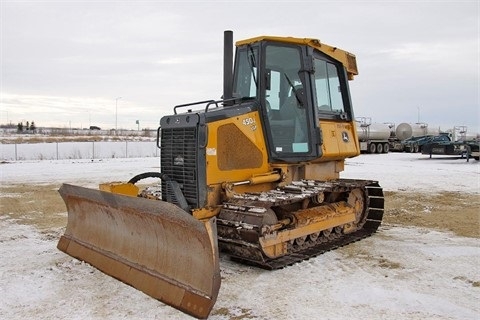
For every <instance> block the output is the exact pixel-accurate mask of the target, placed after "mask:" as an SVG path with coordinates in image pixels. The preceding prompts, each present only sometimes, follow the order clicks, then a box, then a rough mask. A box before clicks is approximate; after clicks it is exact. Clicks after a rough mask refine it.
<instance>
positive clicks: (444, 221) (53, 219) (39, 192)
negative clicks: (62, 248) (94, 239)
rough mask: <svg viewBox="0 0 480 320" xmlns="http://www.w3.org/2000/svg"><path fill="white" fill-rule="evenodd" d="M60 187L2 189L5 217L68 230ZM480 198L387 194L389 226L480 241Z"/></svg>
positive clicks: (451, 194)
mask: <svg viewBox="0 0 480 320" xmlns="http://www.w3.org/2000/svg"><path fill="white" fill-rule="evenodd" d="M59 187H60V186H59V185H25V184H19V185H9V186H1V187H0V211H1V212H2V215H3V214H4V215H8V216H9V218H11V219H14V220H16V221H17V222H18V223H21V224H28V225H33V226H35V227H36V228H38V229H39V230H40V231H41V232H47V231H49V229H50V230H51V229H53V230H56V229H58V228H61V227H65V226H66V223H67V213H66V208H65V205H64V203H63V200H62V199H61V198H60V195H59V194H58V192H57V190H58V188H59ZM478 208H480V197H479V196H478V194H463V193H459V192H441V193H412V192H403V191H402V192H392V191H387V192H385V215H384V219H383V223H384V224H385V225H402V226H416V227H421V228H429V229H435V230H443V231H450V232H453V233H455V234H456V235H459V236H464V237H471V238H479V237H480V232H479V231H480V210H479V209H478Z"/></svg>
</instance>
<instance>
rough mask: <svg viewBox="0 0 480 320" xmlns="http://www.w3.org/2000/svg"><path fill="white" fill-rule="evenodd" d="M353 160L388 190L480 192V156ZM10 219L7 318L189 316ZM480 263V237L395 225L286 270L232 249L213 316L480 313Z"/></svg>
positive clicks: (3, 249)
mask: <svg viewBox="0 0 480 320" xmlns="http://www.w3.org/2000/svg"><path fill="white" fill-rule="evenodd" d="M158 165H159V162H158V159H156V158H142V159H107V160H97V161H90V160H61V161H30V162H16V163H6V164H1V165H0V170H1V184H2V186H6V185H10V184H17V183H30V184H51V183H53V184H55V183H58V184H59V183H61V182H69V183H75V184H79V185H85V186H92V187H95V186H96V185H97V184H98V183H99V182H105V181H115V180H127V179H129V178H130V177H131V176H133V175H135V174H138V173H141V172H144V171H155V170H158ZM345 170H346V171H345V172H344V173H343V174H342V177H345V178H359V179H374V180H379V181H380V183H381V185H382V186H383V187H384V188H385V190H387V191H396V190H411V191H420V192H441V191H445V190H454V191H459V192H469V193H473V194H479V193H480V188H479V179H480V164H479V162H478V161H475V160H470V161H469V162H467V161H466V160H465V159H455V158H442V159H435V158H434V159H428V156H422V155H418V154H405V153H399V154H395V153H390V154H385V155H362V156H360V157H357V158H354V159H349V160H348V161H347V164H346V166H345ZM0 191H1V189H0ZM0 195H1V196H6V195H4V194H3V193H1V194H0ZM0 199H1V197H0ZM0 230H1V233H0V294H1V297H2V298H1V299H0V318H1V319H27V318H35V319H67V318H68V319H190V317H188V316H187V315H185V314H183V313H181V312H179V311H177V310H175V309H173V308H170V307H168V306H165V305H164V304H162V303H160V302H158V301H156V300H154V299H152V298H150V297H148V296H146V295H144V294H143V293H141V292H139V291H137V290H135V289H133V288H131V287H129V286H127V285H125V284H123V283H121V282H119V281H117V280H115V279H113V278H111V277H109V276H106V275H104V274H103V273H101V272H99V271H98V270H96V269H95V268H93V267H91V266H89V265H88V264H85V263H82V262H80V261H78V260H76V259H73V258H71V257H69V256H67V255H65V254H63V253H62V252H60V251H58V250H57V249H56V243H57V241H58V237H59V236H60V234H61V233H62V231H63V229H53V228H52V229H51V230H47V231H39V230H37V229H35V228H34V227H33V226H26V225H21V224H17V223H16V222H15V221H14V220H12V219H11V218H10V217H9V216H8V214H7V213H6V212H2V213H1V215H0ZM479 266H480V246H479V240H478V238H463V237H457V236H455V235H453V234H450V233H445V232H438V231H433V230H429V229H423V228H417V227H408V228H407V227H397V226H391V225H382V227H381V228H380V230H379V232H378V233H377V234H375V235H374V236H372V237H370V238H368V239H365V240H362V241H360V242H357V243H354V244H351V245H349V246H346V247H343V248H340V249H338V250H335V251H332V252H328V253H326V254H323V255H321V256H318V257H316V258H313V259H310V260H308V261H304V262H302V263H299V264H295V265H293V266H291V267H288V268H285V269H282V270H278V271H265V270H261V269H258V268H254V267H249V266H243V265H240V264H237V263H234V262H231V261H229V260H228V258H226V257H223V256H222V258H221V273H222V287H221V289H220V294H219V296H218V299H217V303H216V305H215V306H214V309H213V311H212V313H211V316H210V319H360V318H364V319H479V318H480V306H479V305H478V300H479V298H480V286H479V283H480V272H479Z"/></svg>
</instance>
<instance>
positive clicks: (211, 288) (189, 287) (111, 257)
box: [57, 184, 220, 318]
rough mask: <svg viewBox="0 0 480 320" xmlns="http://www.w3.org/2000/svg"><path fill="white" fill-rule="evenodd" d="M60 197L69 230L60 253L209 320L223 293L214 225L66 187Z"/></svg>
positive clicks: (147, 203) (148, 203)
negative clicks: (220, 294)
mask: <svg viewBox="0 0 480 320" xmlns="http://www.w3.org/2000/svg"><path fill="white" fill-rule="evenodd" d="M59 193H60V195H61V196H62V198H63V200H64V201H65V204H66V206H67V210H68V224H67V228H66V231H65V234H64V235H63V236H62V237H61V238H60V241H59V242H58V245H57V247H58V249H60V250H61V251H63V252H65V253H67V254H69V255H71V256H72V257H75V258H77V259H80V260H83V261H85V262H88V263H89V264H91V265H93V266H94V267H96V268H98V269H99V270H101V271H103V272H104V273H106V274H108V275H110V276H112V277H115V278H117V279H119V280H121V281H123V282H125V283H127V284H129V285H131V286H133V287H135V288H137V289H139V290H141V291H143V292H145V293H146V294H148V295H149V296H152V297H154V298H156V299H158V300H160V301H162V302H164V303H166V304H168V305H171V306H172V307H174V308H176V309H178V310H181V311H183V312H185V313H187V314H190V315H192V316H194V317H197V318H206V317H207V316H208V315H209V313H210V311H211V309H212V307H213V305H214V304H215V301H216V299H217V295H218V291H219V289H220V267H219V259H218V245H217V232H216V223H215V218H213V219H210V220H209V221H207V222H205V223H204V222H202V221H199V220H197V219H195V218H193V217H192V216H191V215H189V214H188V213H187V212H185V211H183V210H182V209H180V208H179V207H177V206H175V205H173V204H170V203H168V202H163V201H155V200H148V199H144V198H136V197H130V196H124V195H118V194H114V193H110V192H104V191H98V190H93V189H87V188H83V187H78V186H73V185H68V184H63V185H62V187H61V188H60V190H59Z"/></svg>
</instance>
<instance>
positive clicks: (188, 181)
mask: <svg viewBox="0 0 480 320" xmlns="http://www.w3.org/2000/svg"><path fill="white" fill-rule="evenodd" d="M161 147H162V150H161V157H160V159H161V172H162V173H164V174H167V175H168V176H169V177H170V178H171V179H172V180H175V181H177V182H178V183H179V184H180V188H181V189H182V191H183V194H184V196H185V198H186V200H187V202H188V204H189V205H190V206H191V207H197V208H198V207H199V195H198V181H197V179H198V168H197V152H198V146H197V128H196V127H189V128H165V129H164V128H162V135H161ZM168 192H169V190H168V189H167V187H166V185H165V183H163V182H162V199H167V195H168V194H167V193H168ZM169 196H171V194H170V195H169ZM177 204H178V203H177Z"/></svg>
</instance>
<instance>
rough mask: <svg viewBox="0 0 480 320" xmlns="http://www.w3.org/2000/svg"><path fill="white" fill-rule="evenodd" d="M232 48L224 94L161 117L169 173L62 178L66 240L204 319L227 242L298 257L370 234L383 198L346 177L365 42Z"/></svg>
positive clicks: (229, 39) (262, 253)
mask: <svg viewBox="0 0 480 320" xmlns="http://www.w3.org/2000/svg"><path fill="white" fill-rule="evenodd" d="M233 51H234V43H233V33H232V32H231V31H225V32H224V65H223V70H224V71H223V95H222V96H221V98H219V99H212V100H203V101H198V102H192V103H187V104H181V105H177V106H175V107H174V108H173V112H172V114H171V115H167V116H163V117H162V118H161V119H160V126H159V128H158V131H157V141H156V142H157V145H158V147H159V148H160V171H159V172H144V173H140V174H138V175H136V176H134V177H132V178H131V179H130V180H129V181H126V182H106V183H102V184H100V186H99V189H98V190H96V189H91V188H84V187H80V186H75V185H71V184H63V185H62V186H61V188H60V189H59V193H60V195H61V196H62V198H63V200H64V202H65V204H66V207H67V211H68V221H67V226H66V230H65V233H64V235H62V236H61V238H60V240H59V242H58V246H57V247H58V249H60V250H61V251H63V252H65V253H67V254H68V255H70V256H73V257H75V258H77V259H80V260H83V261H85V262H87V263H89V264H91V265H93V266H94V267H96V268H97V269H99V270H101V271H102V272H104V273H106V274H107V275H110V276H112V277H114V278H117V279H119V280H121V281H122V282H124V283H126V284H129V285H131V286H133V287H134V288H136V289H138V290H141V291H143V292H144V293H146V294H147V295H149V296H151V297H153V298H155V299H158V300H160V301H162V302H163V303H165V304H168V305H170V306H172V307H174V308H176V309H178V310H180V311H182V312H184V313H186V314H189V315H191V316H194V317H196V318H206V317H208V315H209V314H210V312H211V310H212V308H213V306H214V304H215V302H216V299H217V296H218V292H219V288H220V281H221V278H220V263H219V255H220V254H222V255H223V254H225V255H228V256H229V257H231V259H233V260H235V261H238V262H241V263H245V264H248V265H254V266H258V267H261V268H264V269H268V270H275V269H279V268H283V267H287V266H289V265H292V264H295V263H301V261H302V260H306V259H310V258H312V257H315V256H317V255H319V254H321V253H324V252H326V251H329V250H332V249H335V248H338V247H340V246H344V245H346V244H348V243H351V242H354V241H357V240H360V239H362V238H365V237H368V236H370V235H372V234H373V233H375V232H376V230H377V229H378V227H379V226H380V224H381V220H382V216H383V209H384V197H383V190H382V188H381V187H380V185H379V183H378V181H374V180H357V179H343V178H340V173H341V172H342V171H343V170H344V165H345V159H347V158H351V157H355V156H358V155H359V154H360V147H359V142H358V139H357V133H356V127H355V117H354V114H353V108H352V102H351V98H350V93H349V87H348V82H349V81H350V80H353V78H354V76H355V75H358V70H357V64H356V57H355V55H353V54H351V53H349V52H347V51H344V50H341V49H339V48H337V47H333V46H329V45H327V44H324V43H322V42H320V41H319V40H317V39H313V38H294V37H278V36H259V37H254V38H250V39H246V40H240V41H237V42H236V43H235V55H234V52H233ZM145 178H150V179H151V178H153V179H155V180H154V181H155V183H151V184H150V185H148V186H146V187H143V188H141V187H140V186H139V185H140V184H139V183H138V182H139V181H141V180H143V179H145Z"/></svg>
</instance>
